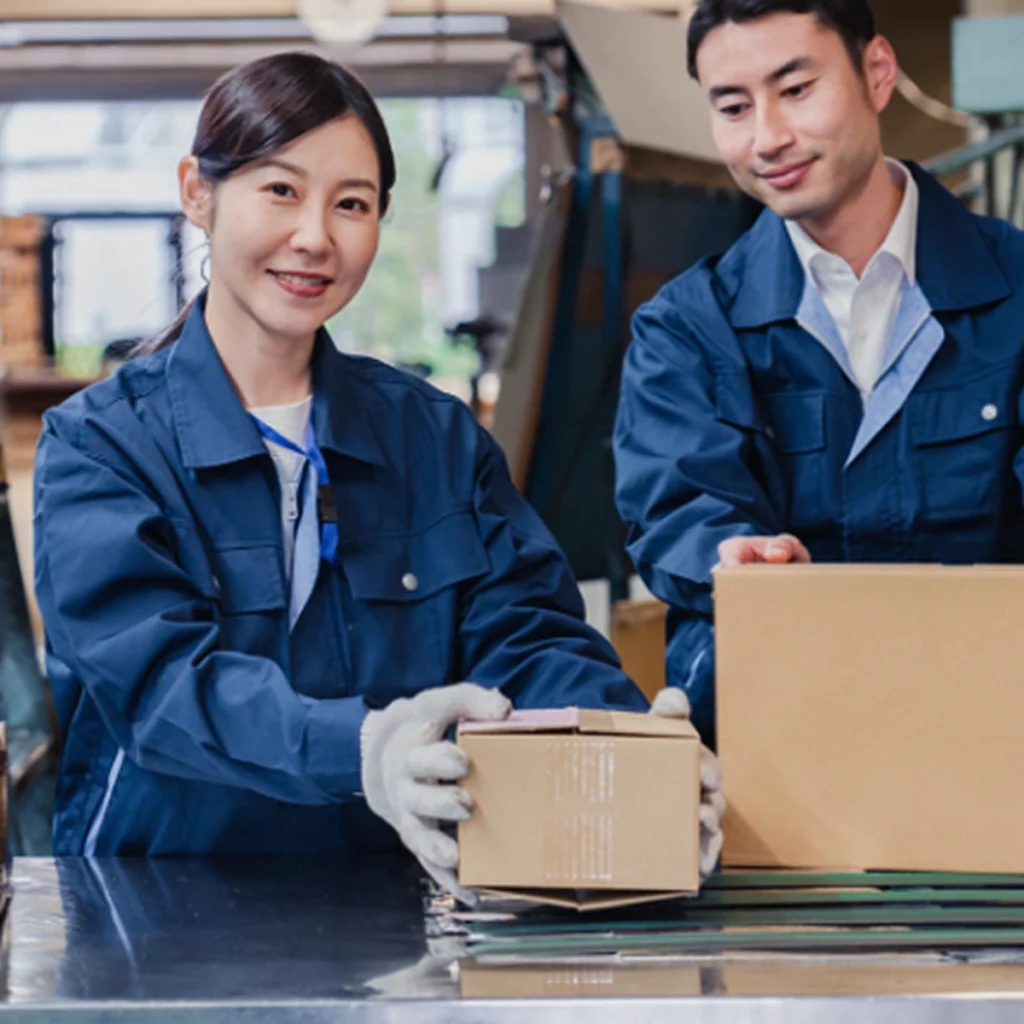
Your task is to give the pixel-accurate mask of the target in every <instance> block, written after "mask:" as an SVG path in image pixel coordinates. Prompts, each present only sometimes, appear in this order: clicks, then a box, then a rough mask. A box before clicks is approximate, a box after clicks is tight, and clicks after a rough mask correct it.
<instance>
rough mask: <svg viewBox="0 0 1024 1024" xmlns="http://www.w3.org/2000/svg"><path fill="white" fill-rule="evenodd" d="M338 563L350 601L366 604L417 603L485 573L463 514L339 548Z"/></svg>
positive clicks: (475, 535)
mask: <svg viewBox="0 0 1024 1024" xmlns="http://www.w3.org/2000/svg"><path fill="white" fill-rule="evenodd" d="M341 562H342V565H343V566H344V569H345V575H346V576H347V578H348V583H349V586H350V587H351V589H352V594H353V596H355V597H356V598H359V599H360V600H366V601H418V600H421V599H423V598H425V597H430V596H431V595H432V594H436V593H438V592H439V591H441V590H444V589H445V588H446V587H452V586H454V585H455V584H456V583H461V582H462V581H463V580H468V579H472V578H473V577H475V576H483V575H484V574H485V573H487V572H489V571H490V568H491V563H490V559H489V558H488V556H487V551H486V549H485V548H484V544H483V541H482V540H481V539H480V534H479V532H478V531H477V528H476V521H475V519H474V517H473V514H472V512H469V511H465V512H455V513H453V514H452V515H449V516H445V518H444V519H441V520H439V521H438V522H436V523H434V524H433V525H432V526H428V527H427V528H426V529H425V530H421V531H419V532H418V533H410V534H403V535H396V534H391V535H388V536H378V537H372V536H371V537H363V538H361V539H360V541H359V542H358V543H353V544H352V545H351V546H348V545H344V544H343V545H342V549H341Z"/></svg>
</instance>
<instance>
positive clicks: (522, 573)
mask: <svg viewBox="0 0 1024 1024" xmlns="http://www.w3.org/2000/svg"><path fill="white" fill-rule="evenodd" d="M476 433H477V456H476V468H475V477H474V494H473V506H474V513H475V516H476V521H477V525H478V528H479V530H480V533H481V536H482V538H483V541H484V545H485V547H486V549H487V554H488V557H489V559H490V565H491V568H490V572H489V573H488V574H487V575H486V576H485V577H483V578H480V579H477V580H475V581H473V582H472V583H471V584H470V585H469V586H468V587H467V589H466V590H465V592H464V593H463V594H462V595H461V598H460V625H459V634H460V647H461V651H462V663H461V665H460V668H461V670H462V674H463V676H464V677H465V678H466V679H469V680H470V681H472V682H475V683H479V684H480V685H482V686H497V687H500V688H501V689H502V690H503V691H504V692H505V694H506V695H507V696H508V697H509V698H510V699H511V700H512V701H513V703H514V704H515V705H516V706H517V707H520V708H544V707H568V706H577V707H590V708H605V707H607V708H623V709H632V710H636V711H644V710H646V708H647V702H646V700H645V699H644V697H643V695H642V694H641V692H640V691H639V690H638V689H637V687H636V686H635V685H634V684H633V683H632V682H631V681H630V680H629V679H628V678H627V677H626V676H625V675H624V674H623V672H622V669H621V667H620V665H619V660H618V658H617V657H616V655H615V652H614V651H613V650H612V647H611V645H610V644H609V643H608V642H607V641H606V640H605V639H604V638H603V637H602V636H601V635H600V634H599V633H598V632H597V631H596V630H594V629H592V628H591V627H590V626H588V625H587V623H586V622H585V620H584V609H583V599H582V597H581V596H580V592H579V587H578V586H577V585H576V581H575V579H574V578H573V575H572V572H571V570H570V569H569V565H568V563H567V562H566V559H565V556H564V555H563V554H562V552H561V550H560V549H559V547H558V544H557V543H556V541H555V539H554V537H552V536H551V534H550V532H549V531H548V529H547V527H546V526H545V525H544V523H543V522H542V521H541V519H540V517H539V516H538V515H537V513H536V512H534V510H533V509H532V508H531V507H530V506H529V505H528V504H527V502H526V500H525V499H524V498H523V497H522V496H521V495H520V494H519V492H518V491H517V490H516V489H515V487H514V485H513V484H512V481H511V479H510V477H509V472H508V467H507V465H506V463H505V457H504V455H503V454H502V453H501V450H500V449H499V448H498V446H497V444H496V443H495V442H494V440H493V439H492V438H491V437H490V435H489V434H487V432H486V431H484V430H482V429H479V428H477V431H476Z"/></svg>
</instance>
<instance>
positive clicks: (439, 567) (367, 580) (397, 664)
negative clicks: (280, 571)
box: [340, 511, 490, 706]
mask: <svg viewBox="0 0 1024 1024" xmlns="http://www.w3.org/2000/svg"><path fill="white" fill-rule="evenodd" d="M340 560H341V567H342V571H343V574H344V576H345V579H346V581H347V583H348V588H347V589H348V591H349V596H350V600H349V601H348V607H347V608H346V610H345V617H346V619H347V621H348V632H349V652H350V659H351V663H352V670H353V673H354V676H355V679H356V688H357V690H358V691H359V692H360V693H363V694H365V695H367V697H368V698H369V700H370V703H371V704H372V705H374V706H381V705H383V704H386V703H387V702H389V701H391V700H394V699H395V698H396V697H403V696H408V695H410V694H413V693H418V692H419V691H420V690H423V689H426V688H427V687H430V686H440V685H442V684H444V683H449V682H453V681H456V680H455V679H454V674H455V673H456V672H457V670H458V661H459V654H458V633H459V630H458V624H459V607H458V604H459V591H460V585H461V584H464V583H465V582H466V581H468V580H472V579H475V578H478V577H480V576H483V575H485V574H486V573H488V572H489V571H490V559H489V557H488V555H487V551H486V549H485V548H484V545H483V541H482V540H481V539H480V534H479V532H478V531H477V527H476V521H475V519H474V517H473V514H472V513H471V512H469V511H464V512H455V513H453V514H451V515H449V516H446V517H445V518H444V519H442V520H440V521H438V522H436V523H434V524H433V525H431V526H429V527H427V528H426V529H424V530H421V531H419V532H416V533H409V534H404V535H388V536H378V537H372V536H371V537H364V538H362V539H361V540H360V541H359V542H358V544H352V545H345V544H343V546H342V548H341V552H340Z"/></svg>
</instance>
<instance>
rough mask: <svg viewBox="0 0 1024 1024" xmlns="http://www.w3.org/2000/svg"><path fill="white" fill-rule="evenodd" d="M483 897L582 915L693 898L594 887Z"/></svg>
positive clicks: (499, 891) (509, 891)
mask: <svg viewBox="0 0 1024 1024" xmlns="http://www.w3.org/2000/svg"><path fill="white" fill-rule="evenodd" d="M476 891H477V892H480V893H483V894H484V895H485V896H497V897H499V898H501V899H513V900H522V901H523V902H524V903H530V904H542V905H543V906H546V907H560V908H562V909H564V910H577V911H579V912H580V913H581V914H582V913H587V912H588V911H595V910H617V909H618V908H619V907H635V906H639V905H640V904H643V903H661V902H663V901H665V900H679V899H689V898H692V896H693V893H692V892H634V891H632V890H630V891H619V890H604V891H602V890H595V889H483V888H480V889H477V890H476Z"/></svg>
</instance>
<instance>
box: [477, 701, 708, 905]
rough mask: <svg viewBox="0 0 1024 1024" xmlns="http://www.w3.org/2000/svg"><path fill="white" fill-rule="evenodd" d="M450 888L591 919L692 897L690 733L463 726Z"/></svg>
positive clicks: (584, 720) (584, 714) (659, 724)
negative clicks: (463, 792) (463, 808)
mask: <svg viewBox="0 0 1024 1024" xmlns="http://www.w3.org/2000/svg"><path fill="white" fill-rule="evenodd" d="M458 743H459V746H460V747H462V749H463V750H465V751H466V753H467V754H468V755H469V758H470V764H471V767H470V773H469V775H468V776H467V778H466V780H465V782H464V786H465V788H466V789H467V790H468V791H469V793H470V794H471V795H472V797H473V798H474V801H475V803H476V810H475V811H474V814H473V817H472V818H471V819H470V820H469V821H467V822H462V823H460V825H459V858H460V866H459V881H460V882H461V884H462V885H465V886H468V887H475V888H482V889H487V890H491V891H501V892H502V893H505V894H512V895H518V896H522V897H524V898H528V899H533V900H537V901H539V902H545V903H552V904H555V905H559V906H568V907H576V908H578V909H596V908H598V907H608V906H616V905H625V904H627V903H636V902H644V901H648V900H652V899H660V898H668V897H670V896H678V895H682V894H685V893H691V892H695V891H696V890H697V888H698V887H699V882H700V879H699V860H698V854H699V849H698V847H699V840H700V828H699V808H700V741H699V739H698V737H697V733H696V732H695V730H694V729H693V727H692V726H691V725H690V724H689V722H685V721H680V720H674V719H669V718H659V717H657V716H655V715H648V714H637V713H632V712H621V711H588V710H580V709H578V708H566V709H563V710H557V711H526V712H515V713H513V715H512V716H511V717H510V718H509V719H507V720H505V721H503V722H488V723H475V722H473V723H471V722H467V723H463V724H462V725H460V727H459V737H458Z"/></svg>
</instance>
